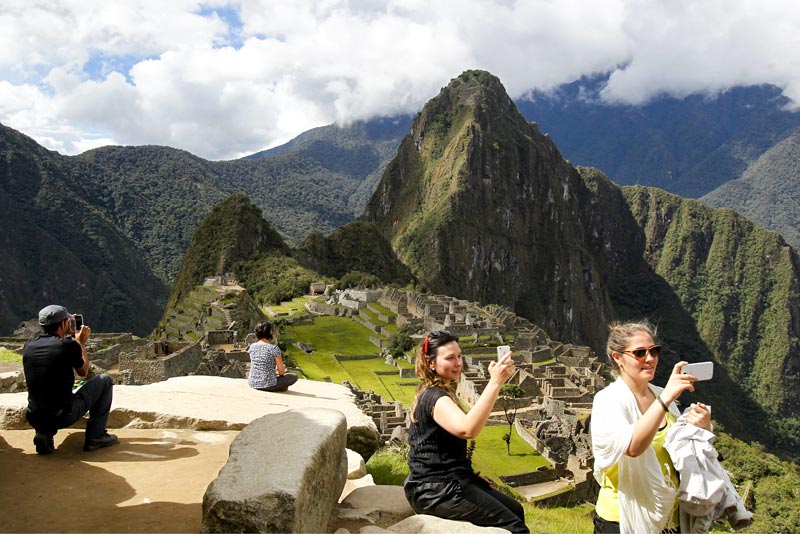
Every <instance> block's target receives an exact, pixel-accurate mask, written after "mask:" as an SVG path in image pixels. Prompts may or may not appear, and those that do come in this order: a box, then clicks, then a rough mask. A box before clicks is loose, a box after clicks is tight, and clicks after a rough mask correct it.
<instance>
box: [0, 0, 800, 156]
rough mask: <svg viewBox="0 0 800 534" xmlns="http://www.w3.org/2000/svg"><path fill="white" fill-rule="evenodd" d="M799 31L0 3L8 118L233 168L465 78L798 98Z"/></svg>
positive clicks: (254, 4)
mask: <svg viewBox="0 0 800 534" xmlns="http://www.w3.org/2000/svg"><path fill="white" fill-rule="evenodd" d="M798 27H800V4H797V3H795V2H793V1H791V2H790V1H788V0H787V1H783V2H779V1H772V2H769V1H768V2H759V3H758V4H756V2H754V1H751V0H707V1H704V2H694V1H689V0H673V1H669V2H667V1H657V0H654V1H648V2H642V1H640V0H602V1H600V0H598V1H594V2H585V1H581V0H559V1H558V2H553V1H549V0H530V1H515V0H437V1H436V2H429V1H427V0H425V1H423V0H385V1H378V0H319V1H311V0H231V1H230V2H228V1H225V0H214V1H209V2H199V1H189V0H171V1H170V2H163V1H162V0H128V1H126V2H107V1H105V0H61V1H53V0H5V1H4V5H3V11H2V13H0V49H3V51H4V53H3V54H2V55H0V122H3V123H5V124H7V125H9V126H11V127H13V128H16V129H19V130H22V131H23V132H25V133H28V134H30V135H32V136H33V137H35V138H36V139H38V140H39V141H40V142H43V143H45V144H46V146H48V147H50V148H53V149H57V150H60V151H64V152H67V153H74V152H76V151H80V150H83V149H84V147H87V146H96V143H107V142H113V143H119V144H165V145H170V146H174V147H177V148H183V149H186V150H189V151H191V152H193V153H196V154H198V155H200V156H203V157H206V158H210V159H221V158H232V157H237V156H240V155H244V154H247V153H252V152H255V151H258V150H261V149H263V148H266V147H268V146H274V145H275V144H278V143H280V142H284V141H286V140H288V139H290V138H291V137H293V136H295V135H297V134H298V133H300V132H302V131H304V130H307V129H309V128H311V127H314V126H318V125H321V124H326V123H329V122H332V121H334V120H338V121H343V122H346V121H350V120H354V119H361V118H368V117H372V116H376V115H392V114H396V113H402V112H415V111H417V110H418V109H419V108H420V107H421V106H422V105H423V104H424V102H425V101H427V100H428V99H429V98H431V97H433V96H434V95H436V94H437V93H438V91H439V88H440V87H442V86H443V85H445V84H446V83H447V82H448V81H449V80H450V78H452V77H454V76H457V75H458V74H459V73H461V72H462V71H464V70H466V69H470V68H482V69H486V70H489V71H491V72H493V73H494V74H496V75H497V76H499V77H500V79H501V80H502V81H503V83H504V84H505V86H506V88H507V89H508V90H509V92H510V93H511V95H512V96H514V97H519V96H522V95H524V94H526V93H527V92H528V91H530V90H531V89H549V88H552V87H554V86H556V85H558V84H561V83H565V82H570V81H572V80H574V79H576V78H578V77H580V76H581V75H590V74H597V73H611V77H610V80H609V84H608V86H607V88H606V89H605V91H604V93H603V97H604V98H606V99H607V100H609V101H614V102H618V101H622V102H633V103H640V102H644V101H646V100H647V99H649V98H651V97H652V96H654V95H657V94H659V93H661V92H670V93H674V94H678V95H683V94H688V93H692V92H698V91H703V92H710V93H714V92H718V91H720V90H724V89H725V88H728V87H730V86H733V85H741V84H757V83H773V84H776V85H779V86H780V87H782V88H783V89H784V93H785V94H786V95H787V96H789V97H790V98H793V99H794V100H795V101H798V102H800V68H798V67H800V65H798V62H800V56H799V55H798V54H797V52H796V51H797V50H800V42H798V39H800V38H798V32H797V28H798Z"/></svg>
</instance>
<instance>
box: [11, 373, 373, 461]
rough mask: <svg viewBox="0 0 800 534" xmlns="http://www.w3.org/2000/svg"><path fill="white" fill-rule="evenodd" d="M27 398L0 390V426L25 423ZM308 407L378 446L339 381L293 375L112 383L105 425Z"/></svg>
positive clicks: (205, 421)
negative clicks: (290, 378)
mask: <svg viewBox="0 0 800 534" xmlns="http://www.w3.org/2000/svg"><path fill="white" fill-rule="evenodd" d="M27 403H28V397H27V393H13V394H5V395H0V429H23V428H29V427H28V424H27V423H26V422H25V407H26V406H27ZM310 408H329V409H333V410H338V411H340V412H342V413H343V414H344V416H345V419H346V423H347V448H349V449H352V450H354V451H356V452H358V453H359V454H361V455H362V456H363V457H364V458H369V457H370V456H371V455H372V453H373V452H375V450H376V449H377V448H378V446H379V437H380V436H379V435H378V430H377V428H376V427H375V423H374V422H373V421H372V419H371V418H370V417H368V416H367V415H366V414H364V413H363V412H362V411H361V410H359V409H358V407H357V406H356V405H355V404H354V402H353V394H352V393H351V392H350V391H349V390H348V389H347V388H345V387H344V386H339V385H336V384H329V383H326V382H315V381H312V380H299V381H298V382H297V383H296V384H295V385H294V386H292V388H291V389H290V390H289V391H287V392H285V393H267V392H262V391H256V390H254V389H252V388H251V387H250V386H248V385H247V381H246V380H242V379H234V378H223V377H217V376H182V377H175V378H170V379H169V380H166V381H164V382H156V383H154V384H148V385H146V386H115V387H114V402H113V404H112V405H111V414H110V416H109V420H108V426H109V428H121V427H128V428H186V429H192V430H241V429H243V428H244V427H245V426H247V425H248V424H249V423H250V422H251V421H253V420H255V419H258V418H259V417H261V416H263V415H267V414H275V413H282V412H285V411H287V410H290V409H296V410H306V409H310ZM78 424H79V425H80V424H81V423H80V422H79V423H78ZM76 426H77V425H76Z"/></svg>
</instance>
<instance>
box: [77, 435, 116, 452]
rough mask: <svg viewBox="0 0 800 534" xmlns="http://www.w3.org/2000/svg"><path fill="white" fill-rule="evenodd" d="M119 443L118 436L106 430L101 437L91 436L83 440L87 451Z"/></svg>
mask: <svg viewBox="0 0 800 534" xmlns="http://www.w3.org/2000/svg"><path fill="white" fill-rule="evenodd" d="M115 443H117V436H115V435H114V434H109V433H108V432H106V433H105V434H103V435H102V436H100V437H99V438H91V439H86V440H84V442H83V450H85V451H87V452H88V451H94V450H97V449H99V448H101V447H110V446H111V445H113V444H115Z"/></svg>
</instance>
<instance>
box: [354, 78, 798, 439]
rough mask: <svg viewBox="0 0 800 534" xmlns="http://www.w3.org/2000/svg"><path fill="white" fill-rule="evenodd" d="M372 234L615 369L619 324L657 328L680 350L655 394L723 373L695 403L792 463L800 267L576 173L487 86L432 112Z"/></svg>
mask: <svg viewBox="0 0 800 534" xmlns="http://www.w3.org/2000/svg"><path fill="white" fill-rule="evenodd" d="M365 218H366V219H367V220H370V221H373V222H375V223H376V224H377V225H378V226H379V228H380V229H381V230H382V231H383V232H384V234H385V235H386V236H387V238H388V239H390V240H391V242H392V245H393V247H394V249H395V251H396V252H397V255H398V257H400V259H401V260H403V261H404V262H405V263H406V264H407V265H408V266H409V268H410V269H411V272H412V273H413V274H414V275H415V276H416V277H417V278H418V279H419V281H420V283H422V284H424V285H426V286H427V287H429V288H430V289H431V290H433V291H435V292H441V293H444V294H448V295H454V296H457V297H460V298H466V299H470V300H477V301H481V302H494V303H497V304H501V305H505V306H508V307H510V308H512V309H514V310H515V311H516V312H517V313H519V314H520V315H522V316H524V317H527V318H529V319H531V320H532V321H533V322H534V323H535V324H538V325H540V326H543V327H544V328H545V329H546V330H547V332H548V333H549V334H550V335H551V336H552V337H553V338H555V339H569V340H572V341H575V342H579V343H586V344H588V345H589V346H591V347H592V348H593V349H594V350H595V351H596V352H597V353H601V354H602V353H603V347H604V345H605V338H606V325H607V324H608V322H610V321H611V320H612V319H618V318H620V319H627V318H640V317H648V318H650V319H651V320H653V321H654V322H656V323H657V324H659V326H660V333H661V335H662V337H663V339H664V340H665V342H666V343H667V347H668V349H669V350H668V351H667V352H666V353H665V355H664V357H662V359H661V360H662V361H661V365H660V366H659V376H658V379H657V382H659V383H663V382H664V381H665V380H666V375H667V374H668V373H669V372H670V369H671V368H672V366H673V365H674V364H675V363H676V362H677V361H679V360H680V359H686V360H689V361H704V360H715V361H717V363H718V364H719V365H718V372H717V374H716V377H715V380H714V381H712V382H710V383H708V384H703V385H702V386H701V387H698V392H697V398H702V399H704V400H706V401H708V402H709V403H710V404H712V405H713V406H714V414H715V417H716V418H718V419H719V420H721V421H724V422H725V424H726V427H727V428H728V429H729V430H730V431H731V432H733V433H735V434H736V435H739V436H743V437H745V438H746V439H751V440H760V441H762V442H765V443H770V444H781V445H782V446H784V448H783V451H784V453H786V454H794V453H793V451H794V450H795V449H794V446H795V445H796V444H800V441H798V438H800V434H798V432H797V427H798V425H797V423H796V421H797V417H798V415H799V414H798V406H800V402H798V401H800V397H798V395H800V393H798V391H800V390H798V388H797V387H796V382H797V376H798V370H799V369H798V367H797V365H796V363H795V362H796V361H797V358H798V356H800V354H798V347H797V346H796V344H797V339H800V334H799V333H798V332H797V330H798V328H800V326H798V323H800V321H798V320H797V318H796V314H797V309H798V306H797V305H798V302H797V286H798V277H799V276H798V275H799V274H800V272H798V262H797V255H796V254H795V253H794V251H793V250H792V249H790V248H789V247H788V246H786V244H785V243H784V242H783V241H782V240H781V238H780V237H779V236H778V235H777V234H774V233H771V232H767V231H764V230H761V229H760V228H758V227H756V226H755V225H753V224H752V223H751V222H750V221H748V220H747V219H744V218H743V217H740V216H738V215H736V214H735V213H733V212H731V211H730V210H715V209H711V208H707V207H705V206H703V205H702V204H700V203H699V202H696V201H692V200H685V199H681V198H679V197H676V196H673V195H669V194H666V193H663V192H660V191H658V190H654V189H648V188H643V187H639V188H632V189H626V190H624V191H623V190H622V189H620V188H619V187H617V186H616V185H614V184H613V183H612V182H611V181H609V180H608V179H607V178H606V177H605V176H604V175H603V174H602V173H600V172H599V171H596V170H594V169H589V168H579V169H575V168H573V167H572V166H570V165H569V164H568V163H567V162H566V161H565V160H564V159H563V158H562V157H561V155H560V153H559V152H558V150H557V149H556V147H555V146H554V145H553V143H552V141H551V140H550V139H549V138H548V137H547V136H544V135H542V134H541V133H540V132H539V131H538V130H537V129H536V127H535V126H533V125H531V124H530V123H528V122H526V121H525V120H524V118H523V117H522V116H521V115H520V114H519V112H518V111H517V110H516V108H515V106H514V103H513V102H512V101H511V100H510V99H509V98H508V96H507V95H506V93H505V91H504V89H503V87H502V85H501V84H500V82H499V80H497V79H496V78H495V77H493V76H491V75H490V74H488V73H485V72H474V71H472V72H467V73H464V74H463V75H461V76H460V77H459V78H456V79H454V80H453V81H452V82H451V84H450V85H449V86H447V87H446V88H444V89H443V90H442V91H441V93H440V94H439V96H438V97H437V98H435V99H433V100H431V101H430V102H429V103H428V104H427V105H426V106H425V108H424V109H423V111H422V113H421V114H420V115H419V116H418V117H417V118H416V119H415V121H414V124H413V126H412V131H411V133H410V134H409V135H408V136H407V137H406V138H405V139H404V140H403V142H402V143H401V146H400V149H399V150H398V154H397V157H396V158H395V159H394V160H393V161H392V163H390V165H389V167H388V168H387V171H386V173H385V174H384V176H383V179H382V180H381V183H380V184H379V185H378V189H377V191H376V193H375V195H374V196H373V197H372V199H371V200H370V202H369V204H368V205H367V211H366V215H365ZM729 365H730V368H729V367H728V366H729ZM687 397H688V396H687ZM790 443H792V444H795V445H790Z"/></svg>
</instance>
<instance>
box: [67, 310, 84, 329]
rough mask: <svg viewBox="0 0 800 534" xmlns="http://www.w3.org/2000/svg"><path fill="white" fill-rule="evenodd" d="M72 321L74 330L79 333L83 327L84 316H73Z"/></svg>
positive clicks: (78, 314)
mask: <svg viewBox="0 0 800 534" xmlns="http://www.w3.org/2000/svg"><path fill="white" fill-rule="evenodd" d="M70 321H71V323H72V330H74V331H75V332H78V331H79V330H80V329H81V327H82V326H83V315H81V314H80V313H75V314H73V315H72V319H70Z"/></svg>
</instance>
